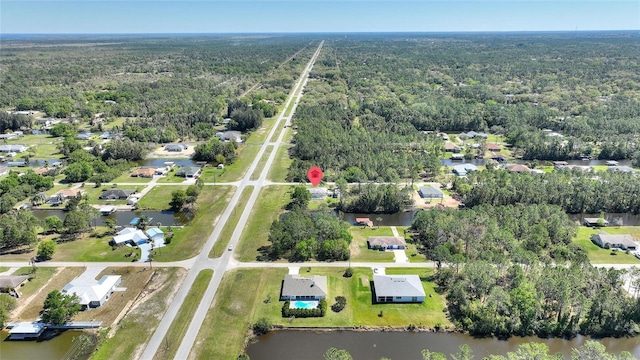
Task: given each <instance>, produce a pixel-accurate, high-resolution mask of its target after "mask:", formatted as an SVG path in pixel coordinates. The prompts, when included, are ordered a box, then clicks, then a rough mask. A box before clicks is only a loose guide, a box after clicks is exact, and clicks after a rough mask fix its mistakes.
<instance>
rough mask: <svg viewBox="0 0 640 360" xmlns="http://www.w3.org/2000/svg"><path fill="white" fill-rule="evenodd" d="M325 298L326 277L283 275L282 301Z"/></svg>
mask: <svg viewBox="0 0 640 360" xmlns="http://www.w3.org/2000/svg"><path fill="white" fill-rule="evenodd" d="M326 297H327V277H326V276H319V275H314V276H310V277H303V276H300V275H292V274H288V275H285V277H284V281H283V282H282V295H281V299H282V300H321V299H324V298H326Z"/></svg>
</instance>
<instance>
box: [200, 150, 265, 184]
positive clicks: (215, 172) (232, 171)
mask: <svg viewBox="0 0 640 360" xmlns="http://www.w3.org/2000/svg"><path fill="white" fill-rule="evenodd" d="M237 151H238V156H237V157H236V161H235V162H234V163H233V164H230V165H225V167H224V169H216V168H205V170H204V172H203V173H202V176H201V179H202V181H204V182H205V183H212V182H214V181H215V182H229V181H237V180H240V179H241V178H242V177H243V176H244V174H245V173H246V172H247V170H248V169H249V166H250V165H251V163H252V162H253V160H254V159H255V158H256V156H257V155H258V152H259V151H260V144H243V145H241V146H240V147H239V148H238V150H237Z"/></svg>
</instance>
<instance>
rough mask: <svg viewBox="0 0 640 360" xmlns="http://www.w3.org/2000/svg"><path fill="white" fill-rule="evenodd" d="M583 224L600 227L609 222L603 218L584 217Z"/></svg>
mask: <svg viewBox="0 0 640 360" xmlns="http://www.w3.org/2000/svg"><path fill="white" fill-rule="evenodd" d="M582 225H584V226H590V227H600V226H607V225H609V222H608V221H607V220H605V219H602V218H584V219H582Z"/></svg>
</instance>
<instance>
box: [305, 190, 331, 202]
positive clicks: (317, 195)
mask: <svg viewBox="0 0 640 360" xmlns="http://www.w3.org/2000/svg"><path fill="white" fill-rule="evenodd" d="M307 191H309V193H310V194H311V200H322V199H324V198H326V197H327V194H329V192H328V190H327V189H325V188H308V189H307Z"/></svg>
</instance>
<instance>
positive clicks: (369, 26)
mask: <svg viewBox="0 0 640 360" xmlns="http://www.w3.org/2000/svg"><path fill="white" fill-rule="evenodd" d="M576 30H578V31H585V30H640V0H625V1H618V0H611V1H606V0H555V1H541V0H497V1H496V0H468V1H461V0H449V1H436V0H413V1H405V0H396V1H371V0H342V1H327V0H324V1H313V0H292V1H273V0H262V1H248V0H239V1H215V0H201V1H152V0H147V1H113V0H111V1H105V0H103V1H91V0H83V1H56V0H49V1H30V0H18V1H16V0H2V1H0V35H1V34H122V33H274V32H275V33H279V32H287V33H304V32H451V31H455V32H476V31H576Z"/></svg>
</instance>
